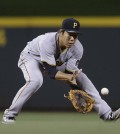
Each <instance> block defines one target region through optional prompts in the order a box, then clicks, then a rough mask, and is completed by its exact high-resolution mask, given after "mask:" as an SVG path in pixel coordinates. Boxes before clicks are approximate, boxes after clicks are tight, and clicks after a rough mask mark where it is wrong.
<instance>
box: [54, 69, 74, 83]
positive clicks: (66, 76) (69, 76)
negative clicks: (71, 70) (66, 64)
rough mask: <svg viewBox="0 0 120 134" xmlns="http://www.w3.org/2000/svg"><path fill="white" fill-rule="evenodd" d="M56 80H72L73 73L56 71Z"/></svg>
mask: <svg viewBox="0 0 120 134" xmlns="http://www.w3.org/2000/svg"><path fill="white" fill-rule="evenodd" d="M55 79H56V80H64V81H72V80H73V79H74V76H73V74H66V73H63V72H61V71H58V72H57V73H56V75H55Z"/></svg>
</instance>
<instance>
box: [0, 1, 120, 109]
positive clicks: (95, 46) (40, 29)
mask: <svg viewBox="0 0 120 134" xmlns="http://www.w3.org/2000/svg"><path fill="white" fill-rule="evenodd" d="M66 17H74V18H75V19H78V20H79V21H80V24H81V33H82V34H81V35H79V39H80V41H81V43H82V44H83V47H84V55H83V58H82V60H81V62H80V65H79V67H80V68H82V69H83V72H84V73H86V74H87V76H88V77H89V78H90V79H91V81H92V82H93V83H94V85H95V86H96V88H97V89H98V91H99V92H100V90H101V88H103V87H107V88H108V89H109V90H110V93H109V95H108V96H102V98H103V99H105V100H106V101H107V103H108V104H109V105H110V106H111V107H112V108H113V109H116V108H118V107H120V82H119V80H120V1H119V0H74V1H72V0H59V1H57V0H9V1H8V0H4V1H1V2H0V109H1V110H4V109H5V108H8V107H9V106H10V104H11V102H12V100H13V97H14V96H15V94H16V93H17V91H18V90H19V88H20V87H21V86H23V84H24V83H25V80H24V78H23V74H22V72H21V70H20V69H19V68H18V67H17V62H18V59H19V55H20V52H21V51H22V50H23V48H24V47H25V46H26V43H27V42H28V41H30V40H32V39H33V38H35V37H36V36H38V35H40V34H43V33H45V32H54V31H57V30H58V29H59V28H60V26H61V23H62V20H63V19H64V18H66ZM68 91H69V87H68V85H66V84H65V83H64V82H61V81H55V80H51V79H50V78H48V77H44V84H43V86H42V87H41V88H40V90H39V91H38V92H37V93H36V94H35V95H34V96H33V97H32V98H31V99H30V100H29V101H28V102H27V103H26V104H25V105H24V107H23V110H29V109H30V110H56V111H57V110H73V107H72V105H71V103H70V102H69V101H68V100H66V99H65V98H64V97H63V95H64V94H67V92H68Z"/></svg>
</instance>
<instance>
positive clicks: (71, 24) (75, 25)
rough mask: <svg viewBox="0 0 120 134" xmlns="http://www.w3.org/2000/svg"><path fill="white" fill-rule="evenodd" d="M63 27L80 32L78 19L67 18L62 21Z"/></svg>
mask: <svg viewBox="0 0 120 134" xmlns="http://www.w3.org/2000/svg"><path fill="white" fill-rule="evenodd" d="M62 29H63V30H65V31H67V32H74V33H80V23H79V21H77V20H76V19H73V18H67V19H65V20H63V22H62Z"/></svg>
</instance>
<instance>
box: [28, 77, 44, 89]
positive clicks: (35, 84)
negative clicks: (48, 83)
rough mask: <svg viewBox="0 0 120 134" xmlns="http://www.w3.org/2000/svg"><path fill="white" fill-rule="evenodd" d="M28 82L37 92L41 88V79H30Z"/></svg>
mask: <svg viewBox="0 0 120 134" xmlns="http://www.w3.org/2000/svg"><path fill="white" fill-rule="evenodd" d="M29 82H30V83H31V85H32V87H33V88H35V89H36V90H37V89H39V88H40V87H41V86H42V84H43V78H37V79H31V80H30V81H29Z"/></svg>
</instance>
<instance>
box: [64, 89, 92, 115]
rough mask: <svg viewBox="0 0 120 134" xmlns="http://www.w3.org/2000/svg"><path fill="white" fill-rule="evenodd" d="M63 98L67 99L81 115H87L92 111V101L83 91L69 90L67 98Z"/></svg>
mask: <svg viewBox="0 0 120 134" xmlns="http://www.w3.org/2000/svg"><path fill="white" fill-rule="evenodd" d="M64 97H65V98H68V99H69V100H70V101H71V102H72V104H73V106H74V108H75V109H76V110H77V111H78V112H81V113H88V112H90V111H91V110H92V108H93V106H94V99H93V98H92V97H90V96H89V95H88V94H87V93H86V92H85V91H83V90H78V89H77V90H72V89H71V90H70V92H69V93H68V96H66V95H64Z"/></svg>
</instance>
